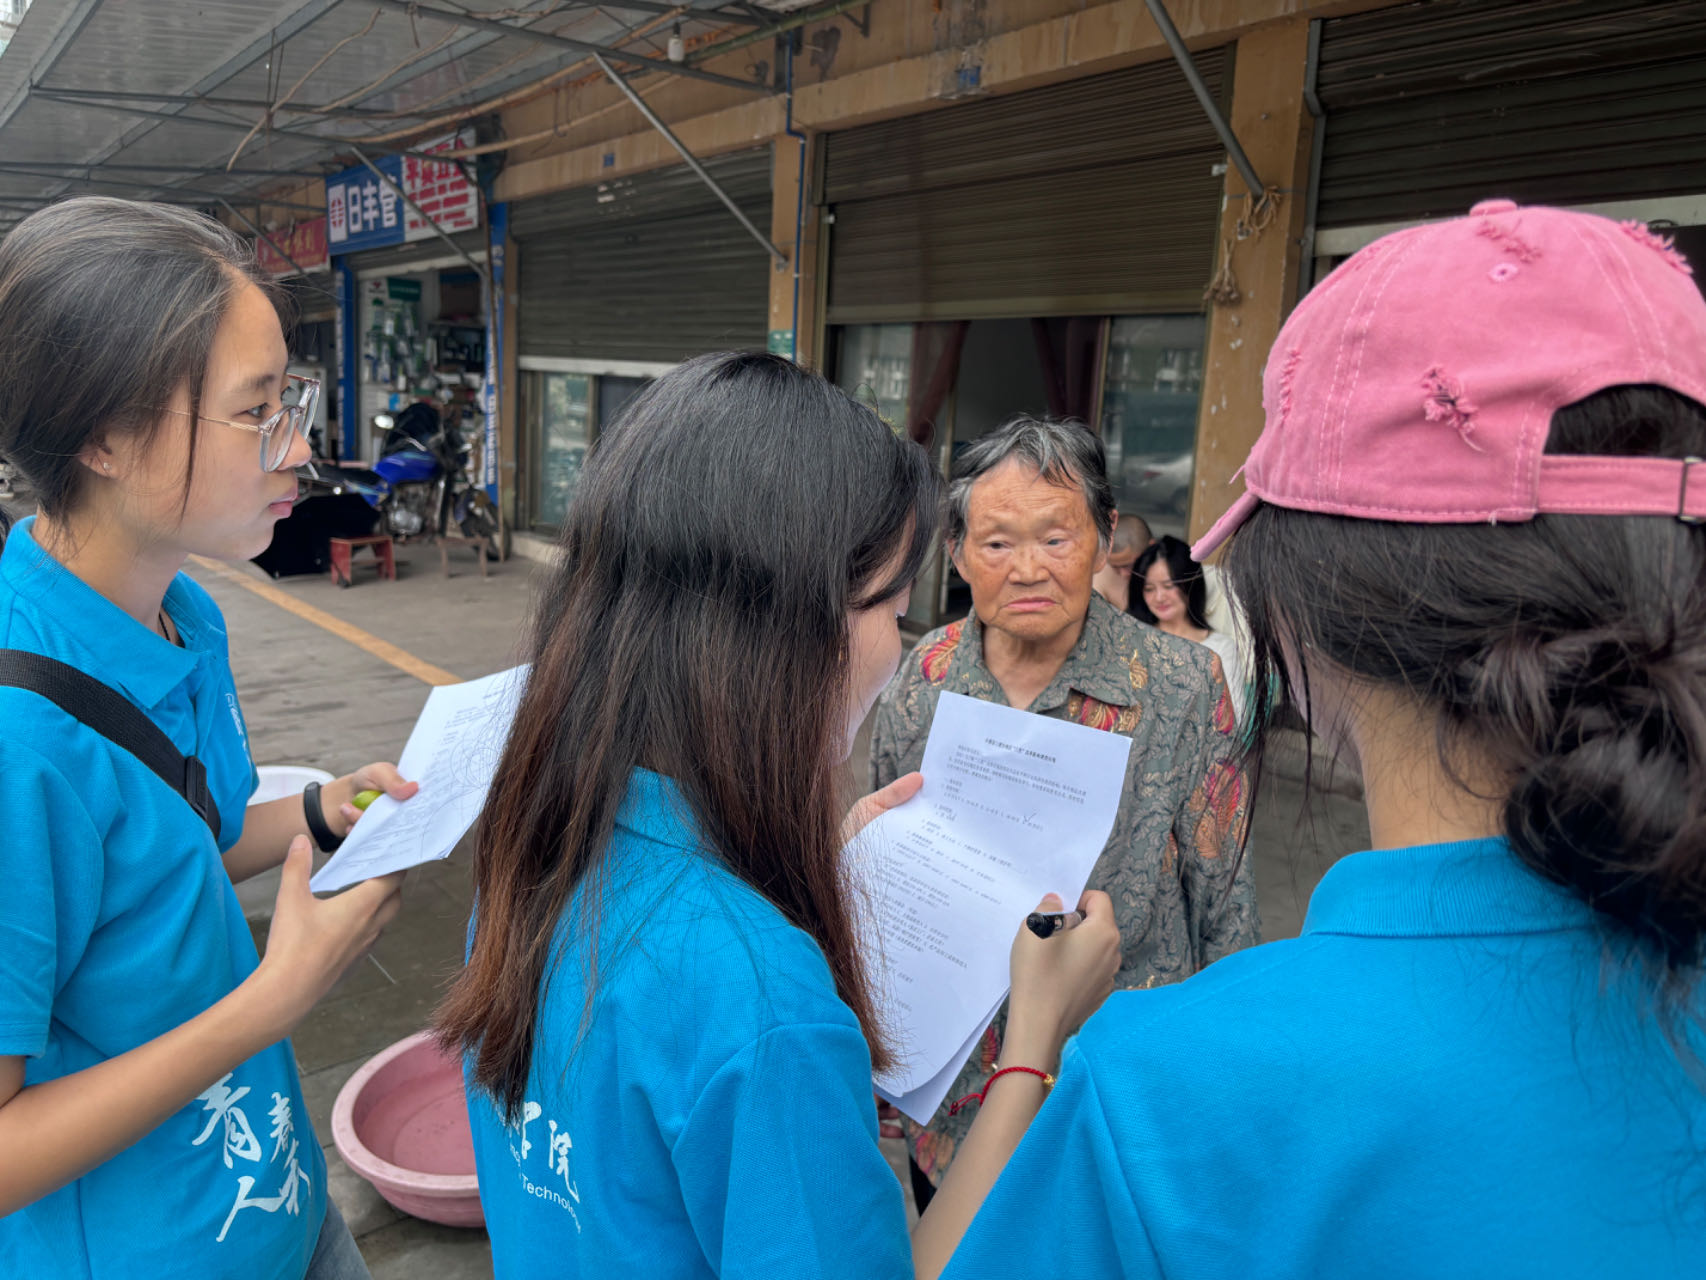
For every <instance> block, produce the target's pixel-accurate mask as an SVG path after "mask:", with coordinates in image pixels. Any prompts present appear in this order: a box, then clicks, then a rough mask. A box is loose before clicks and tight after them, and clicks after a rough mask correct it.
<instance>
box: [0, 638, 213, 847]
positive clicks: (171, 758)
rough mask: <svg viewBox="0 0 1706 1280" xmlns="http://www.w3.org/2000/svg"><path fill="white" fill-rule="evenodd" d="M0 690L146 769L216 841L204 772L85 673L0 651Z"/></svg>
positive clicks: (197, 762) (124, 700) (116, 695)
mask: <svg viewBox="0 0 1706 1280" xmlns="http://www.w3.org/2000/svg"><path fill="white" fill-rule="evenodd" d="M0 686H6V687H10V688H13V689H27V690H28V691H29V692H31V693H36V694H40V695H41V696H42V697H44V698H46V699H47V700H48V701H49V702H51V703H53V704H54V705H55V706H57V707H58V708H59V709H60V710H61V711H63V712H65V714H66V715H68V716H71V717H72V718H73V719H76V720H80V721H82V722H83V723H84V724H85V725H87V726H88V727H89V728H91V729H93V730H94V731H95V732H96V733H98V734H100V735H101V736H102V737H103V738H105V739H107V740H108V741H109V742H111V743H113V744H114V745H116V746H119V747H122V748H123V749H124V750H126V751H128V752H130V754H131V755H133V756H135V757H136V758H137V759H138V760H140V761H141V762H142V763H143V764H145V765H147V766H148V767H149V768H150V769H152V770H153V771H154V772H155V773H156V774H158V775H159V777H160V780H161V781H162V782H164V783H165V784H166V785H167V786H168V787H170V788H172V790H173V791H176V792H177V793H178V794H179V795H180V796H182V797H183V798H184V800H185V801H186V802H187V803H188V804H189V806H190V808H192V809H194V810H195V812H196V816H197V817H199V818H200V819H201V820H202V821H203V822H205V823H207V825H208V829H209V830H211V831H212V832H213V838H214V839H215V840H216V841H217V840H218V839H219V806H217V805H216V804H214V803H213V793H212V792H211V791H209V790H208V788H207V769H206V768H205V767H204V766H203V765H202V762H201V761H200V760H198V759H197V758H196V757H195V756H186V755H184V754H183V753H182V752H181V751H179V750H178V749H177V748H176V747H174V746H173V745H172V740H171V739H170V738H168V737H167V736H166V734H165V733H164V731H162V730H161V728H160V726H159V725H157V724H155V723H154V722H153V721H152V720H150V719H149V718H148V714H147V713H146V712H145V711H143V710H142V708H140V707H138V706H137V705H136V704H135V703H134V702H132V701H131V700H130V699H129V698H127V697H125V696H124V695H123V694H122V693H120V692H119V691H118V690H117V689H114V688H113V687H112V686H111V685H108V684H105V683H103V682H102V681H100V680H97V679H95V677H94V676H91V675H89V674H88V673H87V672H83V671H79V670H78V669H77V668H76V667H73V666H70V665H69V664H67V663H64V662H59V661H57V660H55V659H53V658H47V657H43V656H42V655H41V654H39V653H29V652H27V651H26V650H23V649H0Z"/></svg>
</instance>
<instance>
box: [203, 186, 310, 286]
mask: <svg viewBox="0 0 1706 1280" xmlns="http://www.w3.org/2000/svg"><path fill="white" fill-rule="evenodd" d="M219 203H220V204H222V205H224V206H225V212H226V213H228V214H230V215H231V216H232V217H233V218H235V219H237V221H238V222H241V223H242V224H243V225H244V226H245V227H247V228H249V230H250V231H253V232H254V233H255V234H256V235H257V236H259V237H260V238H261V239H262V240H265V241H266V242H267V243H268V244H270V245H271V246H272V251H273V252H274V253H276V254H277V255H278V256H279V257H281V258H283V259H284V260H285V261H286V262H288V263H289V264H290V269H291V270H292V271H294V272H296V274H297V275H299V276H306V275H307V274H308V272H307V270H306V269H304V267H303V266H302V264H301V263H299V262H297V260H296V259H295V258H293V257H291V256H290V255H289V254H288V253H286V252H285V251H284V246H283V245H281V244H280V243H279V242H278V241H277V240H274V239H273V238H272V237H271V236H269V235H268V234H267V233H266V232H265V231H262V230H261V229H260V227H259V226H257V225H256V224H255V223H253V222H250V221H249V220H248V219H247V218H245V217H244V216H243V215H242V214H240V213H238V212H237V210H236V208H235V206H233V205H232V203H231V202H230V201H229V200H226V199H225V198H224V197H221V198H220V201H219Z"/></svg>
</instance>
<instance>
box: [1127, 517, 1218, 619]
mask: <svg viewBox="0 0 1706 1280" xmlns="http://www.w3.org/2000/svg"><path fill="white" fill-rule="evenodd" d="M1157 561H1162V562H1164V563H1165V564H1166V566H1167V576H1168V577H1169V578H1171V579H1172V580H1173V585H1174V586H1175V587H1177V588H1179V594H1180V595H1182V596H1184V597H1185V618H1186V619H1187V620H1188V621H1189V622H1190V624H1191V625H1192V626H1193V627H1197V628H1200V629H1201V630H1203V631H1210V630H1213V628H1211V627H1210V626H1209V625H1208V581H1207V579H1206V578H1205V577H1204V576H1203V568H1202V566H1201V565H1200V564H1198V563H1197V562H1196V561H1195V560H1193V559H1191V549H1190V547H1189V546H1187V545H1186V544H1185V543H1183V542H1181V541H1180V540H1179V539H1178V538H1175V537H1174V536H1173V535H1172V534H1170V533H1164V534H1162V535H1161V536H1160V537H1159V538H1157V539H1156V540H1155V541H1154V542H1152V543H1150V544H1149V547H1148V549H1147V550H1145V551H1144V552H1143V554H1141V555H1140V556H1138V557H1137V559H1136V560H1135V561H1134V562H1133V563H1132V566H1131V596H1130V599H1129V600H1128V601H1127V602H1126V612H1127V613H1129V614H1131V615H1132V616H1133V617H1135V618H1137V619H1138V620H1140V621H1142V622H1147V623H1148V624H1149V625H1150V626H1152V627H1153V626H1156V625H1158V623H1159V621H1160V620H1159V619H1158V618H1156V616H1155V614H1154V611H1152V610H1151V609H1150V607H1149V606H1148V605H1147V604H1145V603H1144V601H1143V580H1144V579H1145V578H1146V577H1147V576H1148V574H1149V566H1150V565H1152V564H1154V563H1156V562H1157Z"/></svg>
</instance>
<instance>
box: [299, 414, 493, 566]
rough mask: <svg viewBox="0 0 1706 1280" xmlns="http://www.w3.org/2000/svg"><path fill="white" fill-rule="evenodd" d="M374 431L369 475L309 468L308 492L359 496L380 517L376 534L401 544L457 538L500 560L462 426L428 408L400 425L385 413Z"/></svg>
mask: <svg viewBox="0 0 1706 1280" xmlns="http://www.w3.org/2000/svg"><path fill="white" fill-rule="evenodd" d="M373 425H374V427H375V428H376V429H377V430H378V431H382V432H384V433H385V434H384V439H383V442H382V444H381V445H380V450H379V458H378V459H377V460H376V461H375V462H374V464H373V467H372V469H371V470H368V469H365V468H361V467H343V466H334V465H332V464H330V463H325V462H310V463H309V464H308V465H307V466H305V467H304V468H302V479H303V481H304V483H305V487H306V488H307V490H308V491H309V492H315V491H318V492H326V493H333V494H341V493H354V494H358V495H360V497H361V498H362V499H363V500H365V501H366V502H367V504H368V505H369V506H370V507H372V508H373V509H374V511H375V512H377V513H378V516H379V532H381V533H387V534H390V535H391V536H392V537H393V538H395V539H397V540H398V541H407V540H409V539H412V538H420V537H442V536H443V535H445V534H446V533H450V532H457V533H460V534H461V535H462V536H463V537H467V538H473V539H475V540H477V541H481V542H484V543H485V544H486V551H487V554H488V555H490V556H492V557H493V558H501V557H502V555H503V553H504V550H505V548H504V545H503V543H504V536H503V535H504V528H503V517H502V514H501V513H500V512H499V511H498V510H497V508H496V507H494V506H493V505H492V503H491V501H490V499H488V498H487V496H486V491H485V490H484V489H483V488H481V487H480V486H479V485H477V484H475V483H474V479H473V469H472V467H471V465H470V452H471V450H470V448H469V446H468V445H467V444H466V443H465V442H464V441H463V438H462V432H461V431H460V430H459V429H458V427H457V425H456V424H455V423H454V422H449V421H444V420H441V419H440V417H439V413H438V410H437V409H436V408H434V407H433V406H432V405H430V404H412V405H410V406H409V407H408V408H407V409H405V410H403V412H402V413H400V414H398V415H397V416H396V417H395V418H393V417H392V416H391V415H390V414H388V413H381V414H379V415H377V416H376V417H375V418H374V419H373Z"/></svg>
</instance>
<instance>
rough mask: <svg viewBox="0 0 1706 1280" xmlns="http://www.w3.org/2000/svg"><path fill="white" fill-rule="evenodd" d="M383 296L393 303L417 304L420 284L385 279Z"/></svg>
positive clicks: (389, 278)
mask: <svg viewBox="0 0 1706 1280" xmlns="http://www.w3.org/2000/svg"><path fill="white" fill-rule="evenodd" d="M385 294H386V296H387V297H389V298H390V299H391V300H392V301H393V302H419V301H420V300H421V282H420V281H419V280H398V279H396V278H394V277H387V278H386V281H385Z"/></svg>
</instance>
